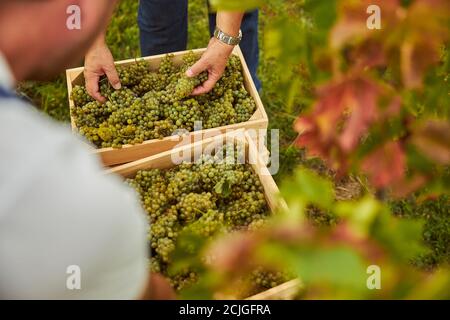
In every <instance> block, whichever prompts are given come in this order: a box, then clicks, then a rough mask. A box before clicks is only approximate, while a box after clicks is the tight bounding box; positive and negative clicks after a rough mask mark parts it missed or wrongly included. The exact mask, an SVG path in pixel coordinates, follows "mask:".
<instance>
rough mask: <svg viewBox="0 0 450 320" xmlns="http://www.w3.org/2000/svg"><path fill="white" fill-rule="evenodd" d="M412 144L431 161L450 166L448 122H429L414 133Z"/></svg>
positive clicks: (449, 129)
mask: <svg viewBox="0 0 450 320" xmlns="http://www.w3.org/2000/svg"><path fill="white" fill-rule="evenodd" d="M411 141H412V143H413V144H414V145H415V146H416V147H417V148H418V149H419V150H420V151H421V152H422V153H423V154H424V155H425V156H426V157H428V158H429V159H430V160H432V161H434V162H436V163H438V164H441V165H449V164H450V124H449V123H448V122H446V121H437V120H434V121H428V122H426V123H425V124H423V125H421V126H419V127H418V128H417V129H416V130H415V132H414V133H413V137H412V139H411Z"/></svg>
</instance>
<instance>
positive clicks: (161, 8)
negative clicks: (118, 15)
mask: <svg viewBox="0 0 450 320" xmlns="http://www.w3.org/2000/svg"><path fill="white" fill-rule="evenodd" d="M187 4H188V0H140V1H139V13H138V25H139V31H140V43H141V54H142V55H143V56H150V55H155V54H162V53H169V52H175V51H181V50H186V45H187V17H188V6H187Z"/></svg>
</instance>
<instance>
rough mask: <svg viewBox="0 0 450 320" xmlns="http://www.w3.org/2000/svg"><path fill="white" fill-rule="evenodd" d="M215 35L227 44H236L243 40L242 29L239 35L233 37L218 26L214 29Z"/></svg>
mask: <svg viewBox="0 0 450 320" xmlns="http://www.w3.org/2000/svg"><path fill="white" fill-rule="evenodd" d="M214 37H215V38H216V39H218V40H219V41H221V42H223V43H225V44H228V45H230V46H236V45H238V44H239V43H240V42H241V40H242V31H241V30H239V36H237V37H233V36H230V35H229V34H226V33H225V32H223V31H222V30H220V29H219V28H218V27H216V30H214Z"/></svg>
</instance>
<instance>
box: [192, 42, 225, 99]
mask: <svg viewBox="0 0 450 320" xmlns="http://www.w3.org/2000/svg"><path fill="white" fill-rule="evenodd" d="M232 52H233V46H231V45H227V44H225V43H222V42H220V41H219V40H217V39H216V38H212V39H211V40H210V41H209V45H208V49H207V50H206V51H205V53H204V54H203V55H202V57H201V58H200V60H199V61H197V63H195V64H194V65H193V66H192V67H191V68H189V69H188V70H187V71H186V75H187V76H188V77H190V78H191V77H195V76H197V75H199V74H200V73H202V72H203V71H207V72H208V80H206V81H205V82H204V83H202V84H201V85H200V86H198V87H197V88H195V89H194V91H193V92H192V95H194V96H196V95H201V94H204V93H207V92H209V91H211V90H212V88H214V85H215V84H216V82H217V81H219V79H220V77H221V76H222V74H223V72H224V71H225V67H226V65H227V61H228V58H229V57H230V55H231V53H232Z"/></svg>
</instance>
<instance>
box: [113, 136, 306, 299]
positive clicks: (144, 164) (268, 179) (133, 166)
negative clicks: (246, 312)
mask: <svg viewBox="0 0 450 320" xmlns="http://www.w3.org/2000/svg"><path fill="white" fill-rule="evenodd" d="M225 140H227V141H229V142H233V141H235V142H237V143H239V144H242V145H243V146H245V150H246V152H245V153H246V159H247V160H251V166H252V168H253V170H254V172H255V173H256V174H257V175H258V178H259V180H260V181H261V184H262V186H263V189H264V195H265V197H266V201H267V203H268V205H269V207H270V209H271V211H272V212H275V211H276V210H279V209H286V208H287V205H286V203H285V201H284V200H283V199H282V198H281V197H280V196H279V193H280V191H279V189H278V186H277V185H276V183H275V181H274V180H273V178H272V176H271V174H270V172H269V170H268V169H267V167H266V162H265V160H264V159H263V157H262V156H261V154H260V153H259V152H258V150H257V147H256V144H255V142H254V141H253V140H252V138H250V136H249V135H248V133H245V131H244V130H239V131H238V132H234V133H231V134H222V135H218V136H215V137H212V138H208V139H204V140H202V141H199V142H196V143H193V144H189V145H187V146H184V147H179V148H175V149H172V150H169V151H165V152H163V153H160V154H158V155H153V156H150V157H147V158H144V159H140V160H137V161H134V162H130V163H127V164H124V165H120V166H117V167H114V168H111V169H108V170H107V174H118V175H121V176H122V177H124V178H132V177H134V176H135V174H136V172H137V171H139V170H143V169H169V168H172V167H174V166H175V165H176V164H174V163H173V162H172V156H173V155H183V156H181V158H183V159H185V160H191V161H192V160H195V159H193V158H192V156H190V155H191V154H192V153H193V152H194V151H195V150H201V152H202V153H203V152H204V151H205V150H211V149H210V148H211V147H216V146H220V145H222V144H223V141H225ZM300 288H301V283H300V281H299V280H298V279H295V280H291V281H288V282H286V283H283V284H281V285H280V286H277V287H274V288H272V289H269V290H267V291H264V292H261V293H259V294H257V295H255V296H252V297H249V298H248V299H249V300H275V299H292V298H293V297H294V296H295V294H296V293H297V292H298V291H299V290H300Z"/></svg>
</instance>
